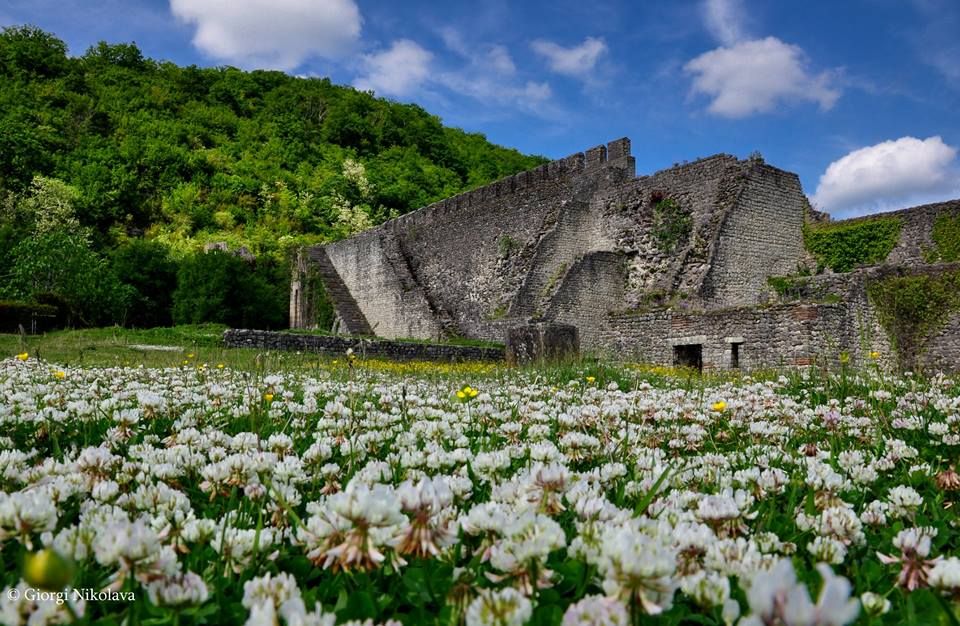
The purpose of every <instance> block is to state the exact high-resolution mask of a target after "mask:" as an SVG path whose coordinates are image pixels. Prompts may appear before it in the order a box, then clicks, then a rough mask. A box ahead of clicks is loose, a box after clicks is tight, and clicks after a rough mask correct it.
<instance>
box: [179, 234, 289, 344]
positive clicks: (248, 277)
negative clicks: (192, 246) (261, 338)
mask: <svg viewBox="0 0 960 626" xmlns="http://www.w3.org/2000/svg"><path fill="white" fill-rule="evenodd" d="M271 278H274V279H275V278H277V276H276V274H275V273H274V272H271V268H270V267H269V266H268V267H264V268H262V269H260V270H259V271H258V270H257V269H255V268H254V267H253V266H252V265H251V264H249V263H247V262H246V261H244V260H243V259H241V258H239V257H237V256H234V255H232V254H229V253H226V252H222V251H220V250H213V251H210V252H205V253H198V254H196V255H194V256H192V257H190V258H188V259H186V260H184V262H183V263H182V264H181V266H180V270H179V272H178V273H177V289H176V291H174V293H173V320H174V322H175V323H177V324H201V323H204V322H215V323H219V324H227V325H229V326H234V327H240V328H282V327H285V326H286V321H287V320H286V314H287V300H286V298H287V293H286V292H287V290H286V288H285V287H284V284H283V283H282V282H281V284H280V285H276V284H271V282H270V279H271Z"/></svg>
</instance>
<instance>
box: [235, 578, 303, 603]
mask: <svg viewBox="0 0 960 626" xmlns="http://www.w3.org/2000/svg"><path fill="white" fill-rule="evenodd" d="M299 597H300V588H299V587H298V586H297V581H296V579H295V578H294V577H293V576H291V575H290V574H288V573H286V572H280V573H279V574H277V575H276V576H274V575H273V574H269V573H267V574H264V575H263V576H259V577H257V578H252V579H250V580H248V581H247V582H245V583H244V584H243V606H244V607H246V608H248V609H251V608H253V607H255V606H257V605H261V604H272V605H273V606H274V607H279V606H280V605H282V604H283V603H285V602H287V601H288V600H291V599H293V598H299Z"/></svg>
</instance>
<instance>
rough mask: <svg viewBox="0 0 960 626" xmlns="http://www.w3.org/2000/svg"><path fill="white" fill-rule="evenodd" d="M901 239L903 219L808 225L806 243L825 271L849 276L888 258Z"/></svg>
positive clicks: (804, 235) (886, 218)
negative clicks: (827, 269) (858, 269)
mask: <svg viewBox="0 0 960 626" xmlns="http://www.w3.org/2000/svg"><path fill="white" fill-rule="evenodd" d="M899 239H900V219H899V218H896V217H877V218H873V219H868V220H861V221H856V222H840V223H830V222H828V223H825V224H807V225H805V226H804V227H803V242H804V245H805V246H806V248H807V250H809V251H810V252H811V253H812V254H813V255H814V256H815V257H816V258H817V262H818V263H819V264H820V266H821V267H829V268H830V269H832V270H833V271H834V272H849V271H850V270H852V269H854V268H856V267H858V266H860V265H873V264H875V263H880V262H882V261H883V260H884V259H886V258H887V255H888V254H890V251H891V250H893V247H894V246H895V245H897V241H898V240H899Z"/></svg>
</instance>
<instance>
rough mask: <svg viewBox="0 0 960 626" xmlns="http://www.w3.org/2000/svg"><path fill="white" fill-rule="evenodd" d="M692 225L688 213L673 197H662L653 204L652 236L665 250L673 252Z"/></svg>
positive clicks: (688, 233)
mask: <svg viewBox="0 0 960 626" xmlns="http://www.w3.org/2000/svg"><path fill="white" fill-rule="evenodd" d="M692 226H693V219H692V218H691V217H690V213H689V212H687V211H684V210H683V208H682V207H681V206H680V204H679V203H678V202H677V201H676V200H674V199H673V198H664V199H662V200H659V201H657V203H656V204H654V205H653V237H654V238H655V239H656V240H657V245H658V246H659V247H660V249H661V250H663V251H665V252H673V251H674V250H675V249H676V247H677V246H678V245H680V243H681V242H683V241H684V240H685V239H686V238H687V237H688V236H689V235H690V229H691V228H692Z"/></svg>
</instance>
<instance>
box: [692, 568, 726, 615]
mask: <svg viewBox="0 0 960 626" xmlns="http://www.w3.org/2000/svg"><path fill="white" fill-rule="evenodd" d="M680 589H681V591H683V593H685V594H687V595H688V596H690V597H691V598H693V601H694V602H696V603H697V604H698V605H699V606H702V607H705V608H712V607H722V606H723V605H724V604H725V603H726V602H727V600H729V599H730V579H729V578H727V577H726V576H722V575H720V574H718V573H716V572H706V571H703V570H701V571H699V572H697V573H695V574H692V575H690V576H686V577H684V578H683V579H682V581H681V583H680Z"/></svg>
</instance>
